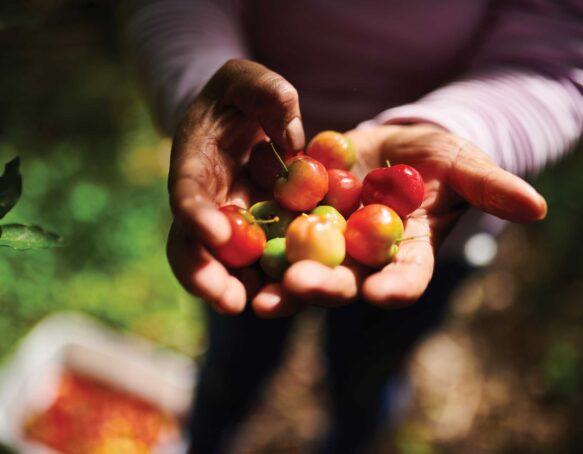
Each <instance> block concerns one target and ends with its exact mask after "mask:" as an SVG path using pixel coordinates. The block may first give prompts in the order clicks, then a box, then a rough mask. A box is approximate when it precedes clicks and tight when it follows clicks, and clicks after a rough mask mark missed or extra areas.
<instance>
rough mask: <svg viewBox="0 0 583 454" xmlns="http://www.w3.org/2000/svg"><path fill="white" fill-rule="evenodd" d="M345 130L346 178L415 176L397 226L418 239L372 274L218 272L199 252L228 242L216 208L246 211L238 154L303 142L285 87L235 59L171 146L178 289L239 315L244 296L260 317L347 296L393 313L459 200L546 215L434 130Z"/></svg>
mask: <svg viewBox="0 0 583 454" xmlns="http://www.w3.org/2000/svg"><path fill="white" fill-rule="evenodd" d="M347 134H348V136H349V137H350V138H351V139H352V141H353V142H354V145H355V148H356V149H357V150H358V162H357V164H356V166H355V169H353V171H354V173H355V174H356V175H357V176H358V177H359V178H363V177H364V175H365V174H366V173H367V172H368V171H369V170H371V169H373V168H375V167H380V166H382V165H383V163H384V162H385V160H386V159H389V160H390V161H391V162H392V163H393V164H399V163H406V164H410V165H412V166H414V167H416V168H417V169H418V170H419V171H420V172H421V174H422V176H423V178H424V181H425V198H424V201H423V204H422V206H421V207H420V208H419V209H418V210H417V211H416V212H414V213H412V214H411V215H410V217H409V218H408V219H407V220H406V222H405V232H404V236H405V237H410V236H419V235H429V236H427V237H426V238H422V239H419V240H413V241H407V242H403V243H402V244H401V246H400V248H399V252H398V254H397V255H396V257H395V258H394V260H393V262H392V263H391V264H389V265H387V266H386V267H385V268H384V269H382V270H380V271H375V272H373V271H371V270H369V269H366V268H364V267H362V266H359V265H357V264H355V263H351V262H350V261H347V262H346V263H345V264H343V265H342V266H338V267H336V268H334V269H331V268H328V267H326V266H324V265H321V264H319V263H316V262H312V261H302V262H298V263H295V264H294V265H292V266H291V267H290V268H289V269H288V271H287V272H286V274H285V275H284V278H283V281H282V282H281V283H272V284H268V285H266V286H265V287H262V278H261V276H260V275H259V273H258V272H257V271H256V270H255V269H253V268H246V269H241V270H237V271H232V270H227V269H226V268H225V267H224V266H223V265H222V264H221V263H220V262H218V261H217V260H216V259H215V258H214V257H213V255H212V253H211V251H212V248H213V246H219V245H221V244H224V243H225V242H226V241H228V239H229V236H230V226H229V223H228V221H227V219H226V217H225V216H224V215H223V214H222V213H221V212H219V211H218V209H217V207H218V206H221V205H224V204H227V203H236V204H238V205H241V206H248V205H249V202H250V200H251V199H252V198H253V197H254V195H253V193H252V192H253V189H252V187H251V185H250V184H249V182H247V181H246V180H245V179H244V178H242V177H241V175H240V172H239V170H240V168H241V166H242V164H243V163H244V161H245V159H246V156H247V155H248V152H249V150H250V148H251V147H252V145H253V144H254V143H256V142H257V141H258V140H261V139H262V138H265V136H266V135H267V136H268V137H270V138H271V139H272V140H273V141H274V142H275V143H276V144H277V145H279V146H280V147H281V148H283V149H291V150H299V149H302V148H303V147H304V144H305V138H304V132H303V127H302V123H301V117H300V110H299V102H298V94H297V91H296V90H295V89H294V87H293V86H292V85H291V84H289V82H287V81H286V80H285V79H283V78H282V77H281V76H279V75H277V74H275V73H273V72H272V71H270V70H268V69H267V68H265V67H264V66H262V65H259V64H257V63H253V62H250V61H246V60H231V61H229V62H227V63H226V64H225V65H224V66H223V67H221V68H220V69H219V70H218V71H217V72H216V73H215V75H214V76H213V77H212V78H211V79H210V80H209V82H208V83H207V85H206V86H205V87H204V88H203V90H202V91H201V93H200V94H199V95H198V96H197V97H196V99H195V100H194V101H193V102H192V104H191V105H190V107H189V109H188V110H187V112H186V114H185V115H184V117H183V119H182V121H181V123H180V124H179V126H178V128H177V131H176V133H175V136H174V140H173V146H172V155H171V162H170V173H169V179H168V188H169V193H170V205H171V208H172V212H173V215H174V222H173V225H172V227H171V229H170V233H169V238H168V245H167V254H168V259H169V262H170V265H171V267H172V270H173V272H174V274H175V276H176V278H177V279H178V281H179V282H180V283H181V285H182V286H183V287H184V288H185V289H186V290H187V291H188V292H190V293H192V294H194V295H197V296H199V297H201V298H202V299H204V300H205V301H207V302H208V303H209V304H211V305H212V306H213V307H214V308H215V309H216V310H217V311H219V312H223V313H227V314H237V313H239V312H241V311H242V310H243V309H244V307H245V305H246V302H247V300H248V299H252V306H253V309H254V310H255V312H256V313H257V314H259V315H260V316H263V317H277V316H283V315H289V314H292V313H294V312H297V311H298V310H301V309H302V308H303V307H305V305H310V304H312V305H320V306H325V307H336V306H340V305H343V304H348V303H350V302H352V301H354V300H355V299H356V298H359V297H362V298H364V299H366V300H368V301H369V302H370V303H372V304H375V305H379V306H383V307H395V306H399V305H403V304H410V303H412V302H414V301H416V300H417V299H418V298H419V297H420V296H421V294H422V293H423V291H424V290H425V288H426V287H427V284H428V283H429V280H430V279H431V276H432V273H433V265H434V261H435V258H434V257H435V253H436V250H437V249H438V247H439V245H440V244H441V243H442V241H443V239H444V238H445V236H446V235H447V233H448V232H449V231H450V230H451V228H452V227H453V225H454V224H455V222H456V221H457V219H458V218H459V217H460V216H461V214H462V213H463V212H464V210H465V209H466V208H467V206H468V205H469V204H472V205H474V206H476V207H478V208H479V209H481V210H483V211H486V212H488V213H491V214H494V215H496V216H499V217H501V218H504V219H509V220H511V221H516V222H530V221H535V220H538V219H542V218H543V217H544V216H545V214H546V203H545V201H544V199H543V198H542V197H541V196H540V195H539V194H538V193H537V192H536V191H535V190H534V189H533V188H532V187H531V186H530V185H528V184H527V183H526V182H524V181H523V180H521V179H520V178H518V177H516V176H514V175H512V174H510V173H508V172H506V171H504V170H502V169H501V168H500V167H498V166H497V165H495V164H494V163H493V162H492V161H491V160H490V159H489V158H488V156H487V155H486V154H485V153H483V152H482V151H480V150H479V149H477V148H476V147H475V146H474V145H472V144H471V143H469V142H467V141H465V140H463V139H461V138H459V137H456V136H454V135H452V134H449V133H447V132H446V131H443V130H441V129H439V128H437V127H435V126H430V125H411V126H396V125H391V126H378V127H373V128H370V129H362V130H353V131H349V132H348V133H347Z"/></svg>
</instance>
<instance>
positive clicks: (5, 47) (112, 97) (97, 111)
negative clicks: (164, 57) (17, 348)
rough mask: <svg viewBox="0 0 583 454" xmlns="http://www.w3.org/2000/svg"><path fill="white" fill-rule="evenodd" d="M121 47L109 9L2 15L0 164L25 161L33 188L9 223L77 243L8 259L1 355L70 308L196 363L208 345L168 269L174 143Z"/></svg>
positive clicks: (2, 276) (0, 314)
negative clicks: (161, 131)
mask: <svg viewBox="0 0 583 454" xmlns="http://www.w3.org/2000/svg"><path fill="white" fill-rule="evenodd" d="M118 41H119V40H118V31H117V25H116V23H115V17H114V14H113V12H112V8H111V7H110V6H109V5H108V4H105V3H102V2H101V3H100V2H91V1H75V2H73V1H71V2H61V1H36V2H35V1H30V2H28V1H26V2H20V1H8V2H6V1H4V2H2V4H1V6H0V100H1V101H0V106H1V107H0V163H2V165H4V163H5V162H6V161H8V159H10V158H12V157H14V156H16V155H19V156H21V158H22V165H21V173H22V174H23V179H24V192H23V197H22V198H21V201H20V202H19V203H18V205H17V206H16V208H15V209H14V210H13V211H12V212H10V213H9V215H8V216H7V217H6V219H5V220H6V221H8V222H25V223H38V224H40V225H43V226H46V227H47V228H50V229H52V230H53V231H56V232H58V233H59V234H60V235H61V236H63V237H64V238H65V241H66V245H65V247H63V248H60V249H55V250H47V251H34V252H33V251H31V252H24V253H23V252H16V251H12V250H10V249H6V248H3V249H2V250H1V251H0V256H1V259H0V302H1V303H0V355H5V354H6V353H7V352H8V351H9V350H10V349H11V348H12V347H13V346H14V344H15V341H16V340H17V339H19V338H20V337H21V336H22V335H23V334H24V333H25V332H26V330H27V329H29V328H30V327H31V325H32V324H33V323H34V322H36V321H37V320H39V319H40V318H41V317H43V316H44V315H46V314H47V313H49V312H52V311H56V310H60V309H80V310H83V311H85V312H88V313H91V314H94V315H96V316H98V317H100V318H102V319H104V320H106V321H107V322H110V323H112V324H113V325H115V326H119V327H124V328H128V329H130V330H132V331H135V332H138V333H140V334H143V335H146V336H147V337H149V338H152V339H155V340H157V341H159V342H161V343H162V344H164V345H168V346H170V347H175V348H177V349H179V350H181V351H184V352H186V353H189V354H194V353H196V351H197V348H198V346H199V335H200V327H201V323H200V320H199V305H198V304H195V303H194V302H193V300H192V299H191V298H188V297H187V296H186V295H185V294H184V293H183V292H182V291H181V289H180V288H179V286H178V285H177V284H176V283H175V281H174V280H173V279H172V277H171V272H170V270H169V267H168V266H167V264H166V260H165V250H164V247H165V236H166V233H167V229H168V226H169V220H170V217H169V216H170V215H169V210H168V204H167V193H166V188H165V178H166V172H167V161H168V154H169V148H170V142H169V141H168V140H163V139H161V138H160V137H159V136H158V135H157V134H156V132H155V131H154V130H153V129H152V126H151V123H150V120H149V117H148V113H147V111H146V109H145V107H144V105H143V103H142V102H141V101H140V98H139V95H138V94H137V90H136V89H135V87H134V86H133V84H132V83H131V77H130V74H129V73H130V71H129V70H128V69H127V68H126V65H125V64H124V62H123V57H122V55H121V52H120V50H119V45H118Z"/></svg>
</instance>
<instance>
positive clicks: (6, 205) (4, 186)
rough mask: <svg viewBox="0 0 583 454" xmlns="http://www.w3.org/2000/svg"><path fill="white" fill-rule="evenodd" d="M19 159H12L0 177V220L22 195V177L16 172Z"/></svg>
mask: <svg viewBox="0 0 583 454" xmlns="http://www.w3.org/2000/svg"><path fill="white" fill-rule="evenodd" d="M19 165H20V158H14V159H13V160H12V161H10V162H9V163H8V164H6V166H5V167H4V174H3V175H2V176H1V177H0V219H2V218H3V217H4V216H5V215H6V213H8V212H9V211H10V210H11V209H12V208H13V207H14V205H16V202H18V199H19V198H20V195H21V194H22V177H21V176H20V172H19V171H18V167H19Z"/></svg>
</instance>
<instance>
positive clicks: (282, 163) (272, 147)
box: [269, 142, 289, 177]
mask: <svg viewBox="0 0 583 454" xmlns="http://www.w3.org/2000/svg"><path fill="white" fill-rule="evenodd" d="M269 145H271V149H272V150H273V152H274V153H275V157H276V158H277V160H278V161H279V163H280V164H281V168H282V169H283V171H284V172H285V176H286V177H287V174H288V173H289V170H288V168H287V166H286V165H285V162H283V159H281V156H280V155H279V153H278V152H277V150H276V149H275V145H273V142H269Z"/></svg>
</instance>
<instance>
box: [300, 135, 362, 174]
mask: <svg viewBox="0 0 583 454" xmlns="http://www.w3.org/2000/svg"><path fill="white" fill-rule="evenodd" d="M306 154H307V155H308V156H311V157H312V158H314V159H316V160H318V161H320V162H321V163H322V164H323V165H324V167H326V168H327V169H344V170H350V168H351V167H352V166H353V165H354V163H355V162H356V151H355V150H354V145H352V142H351V141H350V139H349V138H348V137H346V136H345V135H344V134H341V133H339V132H336V131H323V132H321V133H319V134H317V135H316V137H314V138H313V139H312V140H311V141H310V143H309V144H308V147H307V148H306Z"/></svg>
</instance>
